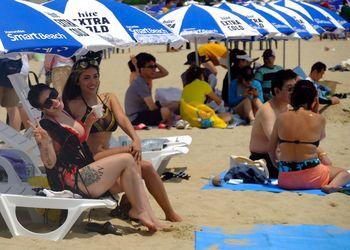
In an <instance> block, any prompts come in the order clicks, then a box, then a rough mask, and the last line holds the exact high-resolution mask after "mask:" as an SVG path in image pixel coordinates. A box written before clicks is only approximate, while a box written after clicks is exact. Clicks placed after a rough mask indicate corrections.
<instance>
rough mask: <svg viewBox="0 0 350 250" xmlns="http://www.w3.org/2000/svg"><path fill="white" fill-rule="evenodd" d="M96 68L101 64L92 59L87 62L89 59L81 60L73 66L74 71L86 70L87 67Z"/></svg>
mask: <svg viewBox="0 0 350 250" xmlns="http://www.w3.org/2000/svg"><path fill="white" fill-rule="evenodd" d="M91 65H93V66H96V67H98V66H99V63H98V61H96V60H95V59H91V60H87V59H83V60H79V61H77V62H75V63H74V65H73V70H77V69H80V70H82V69H86V68H87V67H89V66H91Z"/></svg>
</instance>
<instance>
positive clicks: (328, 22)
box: [275, 0, 344, 32]
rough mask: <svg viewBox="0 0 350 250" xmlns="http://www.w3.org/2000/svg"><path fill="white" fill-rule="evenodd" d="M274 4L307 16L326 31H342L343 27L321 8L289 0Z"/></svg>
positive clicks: (281, 0)
mask: <svg viewBox="0 0 350 250" xmlns="http://www.w3.org/2000/svg"><path fill="white" fill-rule="evenodd" d="M275 4H277V5H280V6H284V7H287V8H290V9H293V10H294V11H296V12H298V13H301V14H303V15H305V16H307V17H308V18H310V19H312V20H313V21H315V22H316V23H317V24H319V25H320V26H321V27H322V28H323V29H325V30H327V31H335V32H342V31H344V27H343V26H342V25H341V24H340V23H338V22H337V21H336V20H335V19H334V18H333V17H332V16H331V15H329V14H328V12H326V11H324V10H323V8H322V7H318V6H316V5H311V4H307V3H304V2H295V1H291V0H280V1H277V2H275Z"/></svg>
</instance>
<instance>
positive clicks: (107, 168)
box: [28, 84, 161, 231]
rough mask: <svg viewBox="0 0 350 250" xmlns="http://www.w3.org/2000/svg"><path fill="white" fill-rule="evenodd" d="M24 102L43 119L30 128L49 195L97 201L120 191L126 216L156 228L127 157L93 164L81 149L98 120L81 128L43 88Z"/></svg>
mask: <svg viewBox="0 0 350 250" xmlns="http://www.w3.org/2000/svg"><path fill="white" fill-rule="evenodd" d="M28 100H29V102H30V104H31V105H32V106H33V107H35V108H37V109H39V110H41V111H42V112H43V114H44V115H43V118H42V119H41V120H40V123H37V124H32V123H31V126H32V128H33V132H34V137H35V140H36V142H37V143H38V146H39V149H40V154H41V159H42V161H43V163H44V165H45V167H46V169H47V177H48V181H49V184H50V186H51V188H52V189H53V190H63V189H68V190H71V191H73V192H75V193H79V194H80V195H82V196H83V197H87V198H97V197H100V196H101V195H103V194H104V193H105V192H107V191H109V192H111V193H112V194H117V193H119V192H122V191H125V192H126V194H127V196H128V198H129V200H130V202H131V204H132V209H131V210H130V212H129V216H130V217H132V218H135V219H139V220H140V221H141V222H142V224H143V225H145V226H146V227H147V228H148V229H149V230H150V231H156V230H157V229H159V228H160V227H161V226H160V224H159V223H158V222H157V220H156V219H155V216H154V214H153V212H152V209H151V207H150V204H149V201H148V199H147V196H146V193H145V190H144V188H143V182H142V180H141V178H140V177H139V175H138V174H137V170H136V164H135V161H134V160H133V158H132V157H131V155H130V154H118V155H111V156H109V157H105V158H103V159H101V160H98V161H94V159H93V157H92V154H91V152H90V150H89V148H88V146H87V145H86V140H87V138H88V136H89V133H90V129H91V126H92V124H93V123H94V122H95V121H96V120H97V119H96V117H95V115H94V113H93V112H91V113H89V114H88V116H87V118H86V120H85V123H82V122H78V121H76V120H75V119H73V118H72V117H71V116H70V115H69V114H68V113H67V112H65V111H64V110H63V107H64V105H63V103H62V101H61V99H60V98H59V96H58V92H57V91H56V89H54V88H50V87H49V86H47V85H45V84H38V85H35V86H34V87H32V88H31V89H30V91H29V93H28ZM121 187H122V188H121Z"/></svg>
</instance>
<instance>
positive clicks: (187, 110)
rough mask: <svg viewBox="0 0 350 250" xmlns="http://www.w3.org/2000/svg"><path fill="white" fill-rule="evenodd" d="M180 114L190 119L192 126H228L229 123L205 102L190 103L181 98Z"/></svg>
mask: <svg viewBox="0 0 350 250" xmlns="http://www.w3.org/2000/svg"><path fill="white" fill-rule="evenodd" d="M180 115H181V118H182V119H184V120H186V121H188V122H189V123H190V124H191V126H192V127H197V128H208V127H214V128H226V127H227V124H226V123H225V122H224V121H223V120H222V119H221V118H219V117H218V116H217V115H216V114H215V111H214V110H213V109H211V108H210V107H208V106H207V105H205V104H203V103H195V102H191V103H188V102H185V101H184V100H183V99H181V103H180Z"/></svg>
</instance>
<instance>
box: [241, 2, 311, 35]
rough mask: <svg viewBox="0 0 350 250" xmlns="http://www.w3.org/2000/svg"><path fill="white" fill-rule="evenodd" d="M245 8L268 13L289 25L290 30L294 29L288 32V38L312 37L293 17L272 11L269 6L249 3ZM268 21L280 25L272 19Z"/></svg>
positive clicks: (263, 13) (264, 13) (262, 13)
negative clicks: (292, 31)
mask: <svg viewBox="0 0 350 250" xmlns="http://www.w3.org/2000/svg"><path fill="white" fill-rule="evenodd" d="M246 7H247V8H249V9H252V10H254V11H256V12H258V13H259V14H261V15H269V16H272V17H274V18H275V20H278V21H279V22H282V23H283V25H286V26H288V27H290V28H291V29H292V30H294V33H292V34H290V35H289V36H288V39H310V38H312V35H311V34H310V33H309V32H307V30H306V29H305V28H304V27H303V26H301V25H300V24H299V23H298V22H297V21H295V20H294V18H292V17H290V16H288V15H286V14H284V13H283V12H279V11H274V10H272V9H270V8H267V7H265V6H263V5H260V4H255V3H250V4H248V5H246ZM270 21H271V22H272V23H273V24H274V25H275V26H280V25H281V24H280V23H279V22H275V21H274V19H270Z"/></svg>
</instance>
